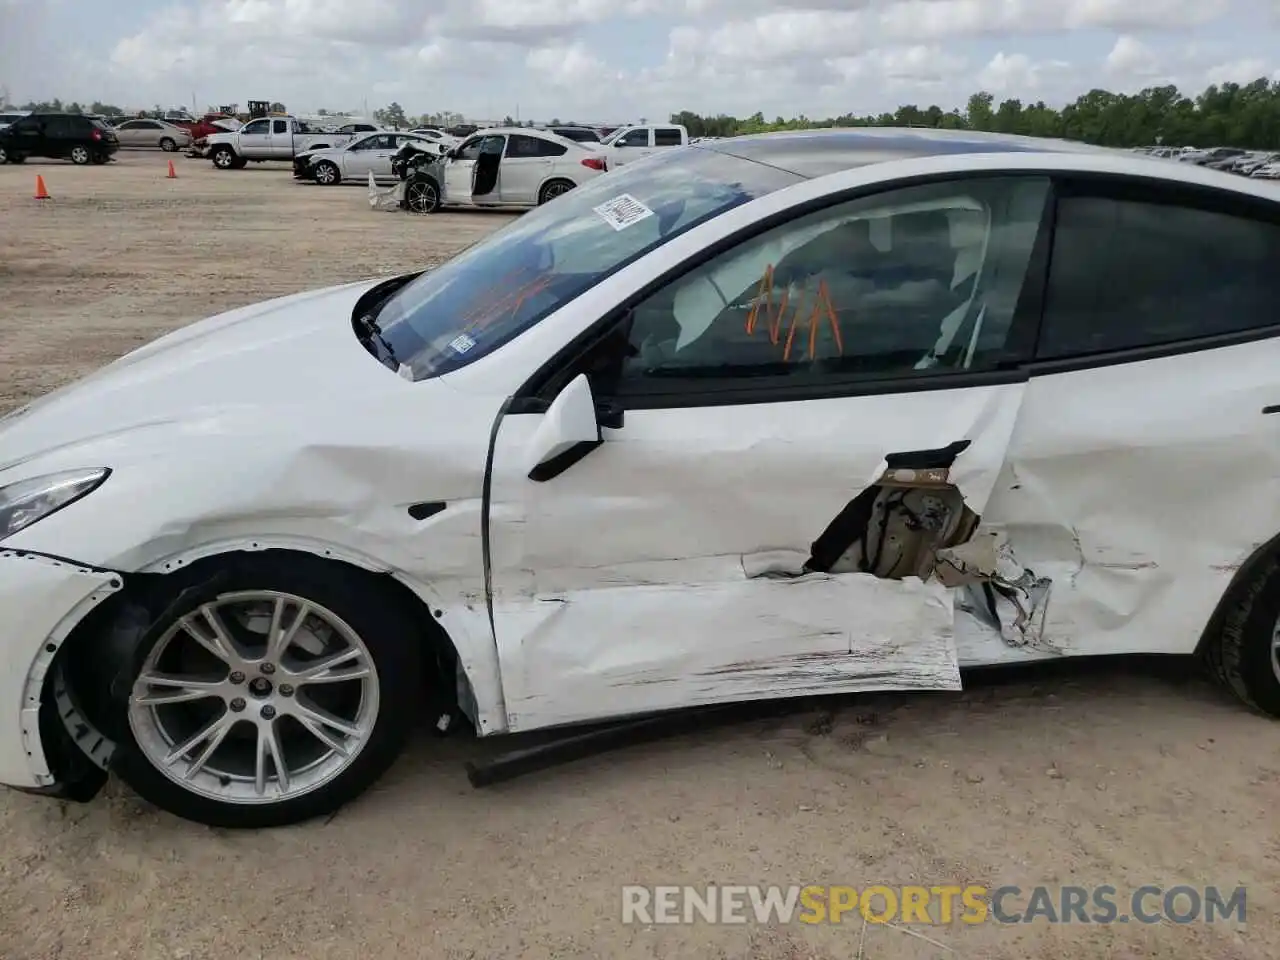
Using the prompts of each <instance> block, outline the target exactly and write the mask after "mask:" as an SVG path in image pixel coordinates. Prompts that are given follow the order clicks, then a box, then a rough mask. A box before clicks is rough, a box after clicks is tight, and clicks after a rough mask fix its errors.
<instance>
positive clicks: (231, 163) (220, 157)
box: [209, 147, 237, 170]
mask: <svg viewBox="0 0 1280 960" xmlns="http://www.w3.org/2000/svg"><path fill="white" fill-rule="evenodd" d="M209 159H210V160H212V161H213V165H214V166H215V167H217V168H218V169H219V170H234V169H235V166H236V160H237V157H236V153H235V151H234V150H232V149H231V148H230V147H214V149H213V153H212V154H210V155H209Z"/></svg>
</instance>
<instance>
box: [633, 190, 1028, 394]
mask: <svg viewBox="0 0 1280 960" xmlns="http://www.w3.org/2000/svg"><path fill="white" fill-rule="evenodd" d="M1048 195H1049V182H1048V180H1047V179H1043V178H1033V177H1028V178H990V179H975V180H958V181H951V182H946V183H936V184H928V185H923V186H913V187H907V188H903V189H898V190H891V191H888V192H885V193H880V194H875V195H873V196H868V197H863V198H860V199H857V200H853V201H849V202H847V203H842V204H840V205H838V206H834V207H830V208H828V209H825V210H821V211H819V212H817V213H813V214H810V215H807V216H804V217H802V218H800V219H798V220H794V221H791V222H789V223H787V224H784V225H782V226H779V227H775V228H774V229H772V230H769V231H767V232H766V233H763V234H760V235H757V236H755V237H753V238H751V239H749V240H746V241H744V242H743V243H741V244H739V245H738V246H736V247H734V248H732V249H730V250H728V251H727V252H725V253H723V254H720V255H719V256H717V257H715V258H713V259H712V260H710V261H708V262H707V263H705V264H703V265H701V266H699V267H697V268H696V269H694V270H692V271H690V272H689V273H686V274H685V275H683V276H682V277H680V278H679V279H677V280H675V281H674V282H672V283H670V284H668V285H667V286H665V287H663V288H662V289H660V290H658V291H657V292H655V293H654V294H652V295H651V296H649V297H648V298H647V299H645V300H644V301H642V302H641V303H639V304H638V305H637V306H636V307H635V308H634V309H633V310H632V311H631V314H630V316H629V318H628V321H627V322H628V324H629V337H628V339H629V343H630V347H629V349H628V350H627V351H626V353H627V356H626V358H625V359H624V361H623V363H622V370H621V378H620V380H619V382H618V384H617V389H618V391H619V392H620V393H621V394H623V395H625V394H627V393H634V394H663V393H684V392H687V391H689V390H715V389H717V388H721V389H723V388H730V387H741V386H742V385H743V381H745V380H750V381H751V382H753V383H757V384H760V385H766V384H767V383H769V382H777V383H780V384H784V385H790V384H795V383H801V382H812V381H814V380H823V379H834V378H839V379H841V380H848V379H856V380H863V379H865V380H884V379H892V378H903V377H919V376H927V375H934V374H942V373H954V372H963V371H979V370H989V369H992V368H993V367H995V366H996V365H997V364H999V363H1001V362H1002V361H1004V360H1007V359H1009V355H1008V353H1007V352H1006V345H1007V343H1008V334H1009V331H1010V329H1011V327H1012V323H1013V317H1014V312H1015V309H1016V307H1017V303H1018V297H1019V295H1020V293H1021V290H1022V286H1023V282H1024V280H1025V278H1026V275H1027V267H1028V264H1029V262H1030V258H1031V251H1032V248H1033V245H1034V243H1035V239H1036V236H1037V234H1038V233H1039V230H1040V223H1041V219H1042V216H1043V213H1044V208H1045V203H1046V199H1047V197H1048ZM762 378H763V379H762Z"/></svg>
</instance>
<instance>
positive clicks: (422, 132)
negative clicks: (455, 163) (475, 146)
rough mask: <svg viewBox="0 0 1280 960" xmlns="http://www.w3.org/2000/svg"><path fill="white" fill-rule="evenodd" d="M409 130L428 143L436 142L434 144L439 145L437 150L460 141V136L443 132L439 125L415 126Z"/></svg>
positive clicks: (444, 148)
mask: <svg viewBox="0 0 1280 960" xmlns="http://www.w3.org/2000/svg"><path fill="white" fill-rule="evenodd" d="M409 132H410V133H412V134H416V135H417V136H419V137H421V138H422V139H423V140H426V141H427V142H429V143H434V144H436V146H437V147H439V150H438V151H437V152H443V151H445V150H449V149H452V148H453V147H456V146H457V145H458V144H460V143H461V142H462V140H461V139H460V138H458V137H455V136H451V135H450V134H448V133H445V131H443V130H441V129H440V128H439V127H415V128H414V129H412V130H410V131H409Z"/></svg>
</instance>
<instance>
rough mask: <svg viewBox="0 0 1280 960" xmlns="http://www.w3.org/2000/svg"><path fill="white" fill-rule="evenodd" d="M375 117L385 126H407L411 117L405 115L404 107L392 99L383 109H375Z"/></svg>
mask: <svg viewBox="0 0 1280 960" xmlns="http://www.w3.org/2000/svg"><path fill="white" fill-rule="evenodd" d="M373 119H375V120H377V121H378V123H380V124H382V125H383V126H384V127H407V126H409V118H408V117H406V116H405V115H404V107H402V106H400V104H398V103H396V102H394V101H392V102H391V103H390V104H388V105H387V106H385V107H383V108H382V109H381V110H375V111H373Z"/></svg>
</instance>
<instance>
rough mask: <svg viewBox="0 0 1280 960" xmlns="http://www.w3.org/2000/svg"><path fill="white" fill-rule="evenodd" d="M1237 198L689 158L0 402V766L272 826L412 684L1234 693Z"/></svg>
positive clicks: (896, 165) (539, 692) (686, 701)
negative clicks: (1112, 671) (17, 401)
mask: <svg viewBox="0 0 1280 960" xmlns="http://www.w3.org/2000/svg"><path fill="white" fill-rule="evenodd" d="M851 168H852V169H851ZM1265 190H1266V186H1265V185H1259V184H1257V183H1256V182H1253V181H1250V180H1247V179H1244V178H1238V177H1231V176H1230V175H1228V174H1225V173H1217V172H1214V171H1208V170H1203V169H1200V168H1197V167H1194V166H1192V165H1176V164H1167V163H1161V162H1159V161H1153V160H1149V159H1144V158H1140V157H1134V156H1132V155H1125V154H1119V153H1110V152H1105V151H1100V150H1091V149H1084V148H1074V147H1072V146H1071V145H1068V144H1057V143H1049V142H1042V141H1030V140H1021V139H1011V138H1002V137H995V136H984V135H980V134H968V133H953V134H946V133H944V132H942V131H936V132H935V131H924V130H911V131H894V130H859V131H829V132H821V133H797V134H783V135H772V136H763V137H751V138H741V139H731V140H721V141H715V142H711V143H704V144H700V145H698V146H695V147H691V148H689V149H685V150H679V151H671V152H670V153H668V154H665V155H663V156H660V157H654V158H652V159H651V160H650V161H647V162H645V163H638V164H635V165H633V166H629V167H627V168H625V169H624V170H621V171H618V172H616V173H611V174H609V175H607V176H604V177H600V178H599V179H597V180H595V181H593V182H591V183H588V184H586V185H584V186H582V187H580V188H578V189H577V190H574V191H572V192H571V193H568V194H566V195H565V196H563V197H561V198H559V199H558V200H557V201H556V202H555V203H551V204H547V205H545V206H543V207H540V208H539V209H537V210H536V211H534V212H532V213H530V214H528V215H526V216H525V217H523V218H522V219H520V220H518V221H515V222H513V223H512V224H511V225H509V226H507V227H505V228H504V229H502V230H501V231H499V232H497V233H495V234H493V235H492V236H491V237H489V238H488V239H487V240H485V241H483V242H481V243H479V244H477V245H475V246H473V247H471V248H470V249H468V250H467V251H465V252H464V253H462V254H460V255H459V256H458V257H456V258H455V259H453V260H452V261H450V262H448V263H446V264H445V265H443V266H441V267H438V268H437V269H435V270H433V271H431V272H428V273H423V274H420V275H416V276H404V277H398V278H394V279H390V280H385V281H379V282H365V283H357V284H350V285H346V286H341V287H335V288H331V289H328V290H322V291H318V292H314V293H308V294H300V295H297V296H292V297H286V298H283V299H279V300H274V301H271V302H268V303H265V304H261V305H258V306H255V307H248V308H244V309H241V310H236V311H233V312H231V313H228V314H224V315H223V316H220V317H217V318H214V319H212V320H208V321H205V322H203V323H199V324H196V325H194V326H191V327H188V328H185V329H183V330H180V331H178V332H175V333H172V334H170V335H168V336H166V337H163V338H161V339H160V340H158V341H156V342H155V343H152V344H150V345H149V346H146V347H143V348H142V349H140V350H138V351H136V352H134V353H132V354H130V355H128V356H126V357H124V358H123V359H121V360H118V361H116V362H115V363H113V364H111V365H110V366H108V367H106V368H104V369H102V370H100V371H99V372H97V373H95V374H94V375H92V376H90V377H88V378H87V379H85V380H83V381H81V382H80V383H78V384H75V385H73V386H71V387H69V388H66V389H63V390H61V391H58V392H56V393H54V394H52V395H50V396H48V397H45V398H43V399H41V400H39V401H37V402H35V403H33V404H31V405H30V406H29V407H27V408H25V409H23V410H20V411H18V412H16V413H14V414H12V415H10V416H9V417H7V418H5V419H4V420H3V422H2V423H0V622H2V623H3V624H4V630H3V635H2V636H0V654H2V657H0V663H2V665H3V667H2V669H0V709H3V711H4V714H3V719H2V720H0V782H5V783H8V784H12V785H14V786H17V787H19V788H24V789H28V790H34V791H43V792H46V793H54V794H57V795H61V796H71V797H75V798H77V799H86V798H88V797H90V796H92V795H93V793H94V792H95V791H96V790H97V789H98V787H99V786H100V785H101V783H102V780H103V778H104V777H105V775H106V773H105V771H107V770H114V771H116V772H118V774H119V775H120V776H121V777H123V778H124V779H125V780H126V781H127V782H128V783H129V784H131V785H132V786H133V787H134V788H135V789H136V790H137V791H138V792H139V793H141V794H142V795H143V796H144V797H146V798H148V799H150V800H152V801H153V802H155V803H157V804H158V805H160V806H161V807H164V808H165V809H168V810H170V811H173V812H174V813H176V814H179V815H181V816H184V817H188V818H191V819H194V820H197V821H202V822H205V823H210V824H223V825H230V826H262V825H268V824H280V823H287V822H291V821H295V820H299V819H303V818H305V817H310V816H313V815H316V814H319V813H323V812H326V811H331V810H333V809H335V808H336V807H338V806H339V805H341V804H342V803H344V802H345V801H347V800H349V799H350V798H352V797H354V796H355V795H356V794H358V793H359V792H361V791H362V790H363V789H365V788H366V787H367V786H369V784H370V783H372V782H373V781H374V779H375V778H377V777H378V775H379V774H380V773H382V771H383V770H385V769H386V768H387V766H388V765H389V764H390V763H391V762H392V761H393V759H394V758H395V756H396V754H397V753H398V752H399V750H400V748H401V746H402V745H403V744H404V742H405V738H406V736H407V735H408V733H409V731H410V729H411V728H412V727H413V721H414V718H415V717H416V716H417V715H419V714H420V712H421V710H422V706H423V703H424V699H425V700H426V701H428V702H430V703H431V704H434V705H435V707H436V709H437V710H438V711H439V712H438V713H435V714H433V716H442V717H448V716H455V715H456V716H458V717H462V716H465V717H466V718H467V719H468V720H469V721H470V723H471V724H472V725H473V726H474V728H475V730H476V731H477V732H478V733H479V734H480V735H485V736H487V735H491V734H500V733H506V732H514V731H527V730H534V729H538V728H548V727H553V726H559V725H566V724H574V723H579V722H583V721H598V720H602V719H605V718H613V717H622V716H636V715H643V714H650V713H656V712H659V711H666V710H670V709H673V708H681V707H688V706H691V705H706V704H716V703H721V702H730V701H740V700H748V699H755V698H772V697H787V696H794V695H810V694H828V693H847V692H850V691H867V690H928V689H934V690H954V689H957V688H959V686H960V673H959V671H960V668H961V667H964V666H969V665H981V664H997V663H1009V662H1017V661H1024V660H1030V659H1036V658H1055V657H1074V656H1085V655H1095V654H1119V653H1138V652H1149V653H1166V654H1192V653H1196V652H1201V653H1203V654H1204V655H1205V656H1207V658H1208V660H1209V661H1210V663H1211V664H1212V665H1213V666H1214V669H1215V670H1216V671H1217V673H1218V674H1219V676H1220V677H1221V679H1222V680H1223V681H1224V682H1225V683H1226V684H1227V685H1228V686H1229V687H1230V689H1232V690H1233V691H1234V692H1235V693H1236V694H1238V695H1239V696H1240V697H1242V698H1243V699H1245V700H1246V701H1248V702H1249V703H1251V704H1253V705H1255V706H1257V707H1258V708H1261V709H1262V710H1265V711H1268V712H1270V713H1273V714H1274V713H1280V663H1277V655H1276V641H1275V640H1274V639H1273V637H1274V635H1275V626H1276V620H1277V614H1278V613H1280V563H1278V562H1277V549H1276V545H1277V541H1276V540H1275V539H1273V538H1274V537H1275V536H1276V533H1277V531H1280V502H1278V501H1277V499H1276V497H1275V496H1274V489H1273V488H1274V486H1275V482H1276V481H1275V478H1276V476H1277V475H1280V443H1277V440H1278V439H1280V417H1277V416H1275V414H1276V413H1278V412H1280V376H1278V375H1277V372H1276V371H1277V369H1280V362H1278V361H1280V320H1278V317H1277V307H1276V304H1277V302H1280V273H1277V271H1276V269H1275V264H1276V263H1277V262H1280V206H1277V204H1276V202H1275V200H1274V199H1273V198H1272V196H1271V195H1270V194H1269V193H1265V192H1264V191H1265ZM1273 354H1275V355H1276V356H1273ZM424 691H425V693H424Z"/></svg>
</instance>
